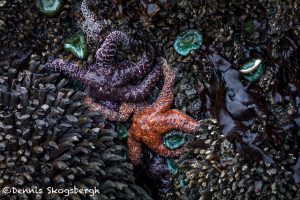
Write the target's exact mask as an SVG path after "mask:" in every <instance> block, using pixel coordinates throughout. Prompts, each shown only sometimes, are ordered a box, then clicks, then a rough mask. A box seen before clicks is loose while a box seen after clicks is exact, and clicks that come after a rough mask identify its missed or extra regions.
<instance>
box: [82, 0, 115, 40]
mask: <svg viewBox="0 0 300 200" xmlns="http://www.w3.org/2000/svg"><path fill="white" fill-rule="evenodd" d="M81 13H82V15H83V17H84V19H85V20H84V21H83V22H82V24H81V27H82V30H83V31H84V32H85V33H86V34H87V37H88V38H92V39H93V40H96V39H99V37H100V33H101V32H102V31H103V30H104V29H105V28H106V27H107V26H108V25H109V23H108V22H107V21H106V20H101V21H98V20H97V17H96V15H95V14H94V13H93V12H92V11H91V10H90V9H89V8H88V5H87V1H86V0H83V1H82V3H81Z"/></svg>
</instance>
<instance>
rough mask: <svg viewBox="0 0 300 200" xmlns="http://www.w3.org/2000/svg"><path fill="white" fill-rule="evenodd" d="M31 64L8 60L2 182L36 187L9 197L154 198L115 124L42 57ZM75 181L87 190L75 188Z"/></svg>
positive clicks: (0, 119)
mask: <svg viewBox="0 0 300 200" xmlns="http://www.w3.org/2000/svg"><path fill="white" fill-rule="evenodd" d="M29 63H30V64H29V66H28V67H27V70H22V69H21V68H14V67H13V66H1V69H2V70H1V72H0V81H1V85H0V107H1V112H0V134H1V135H0V151H1V156H0V169H1V172H0V185H1V188H5V187H10V188H13V187H15V188H17V189H21V190H24V191H26V190H27V191H29V190H32V191H36V192H19V193H13V192H11V193H5V191H4V190H3V191H2V192H1V194H0V196H1V199H20V198H21V199H62V198H66V196H68V195H69V196H68V197H67V199H86V198H92V199H151V197H150V196H148V194H147V193H146V192H145V191H144V190H143V189H142V188H140V187H139V186H137V185H136V184H135V178H134V174H133V166H132V164H130V163H129V162H127V161H126V147H125V146H123V145H121V144H117V143H116V137H117V133H116V132H115V131H114V128H113V127H110V126H109V125H106V126H105V124H104V120H103V116H102V115H100V114H99V113H98V112H94V111H91V110H90V109H89V108H88V107H87V106H86V105H84V104H83V103H82V99H83V97H84V93H82V92H76V91H74V90H73V89H66V88H65V86H66V85H67V83H68V81H67V80H66V79H61V77H60V75H59V74H48V73H46V72H45V71H44V67H43V66H42V65H41V62H40V61H39V59H38V57H37V56H34V55H33V56H32V59H31V60H30V62H29ZM75 187H76V188H78V189H81V190H83V191H87V192H81V193H75V192H74V193H71V194H69V193H68V191H67V189H74V188H75ZM48 190H51V191H52V192H48ZM70 191H71V190H70Z"/></svg>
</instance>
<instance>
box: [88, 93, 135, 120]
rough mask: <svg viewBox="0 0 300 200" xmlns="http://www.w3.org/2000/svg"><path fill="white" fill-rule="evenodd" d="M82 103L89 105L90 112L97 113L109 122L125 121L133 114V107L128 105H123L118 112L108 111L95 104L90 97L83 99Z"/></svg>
mask: <svg viewBox="0 0 300 200" xmlns="http://www.w3.org/2000/svg"><path fill="white" fill-rule="evenodd" d="M84 103H85V104H87V105H89V106H90V107H91V108H92V110H95V111H99V112H100V113H101V114H103V115H104V117H106V118H108V119H109V120H111V121H126V120H127V119H128V118H129V117H130V115H131V114H132V113H133V112H134V109H135V107H136V106H135V105H132V104H129V103H123V104H122V105H121V107H120V110H119V112H116V111H113V110H110V109H108V108H106V107H105V106H102V105H100V104H98V103H96V102H95V101H94V100H93V99H92V98H91V97H85V98H84Z"/></svg>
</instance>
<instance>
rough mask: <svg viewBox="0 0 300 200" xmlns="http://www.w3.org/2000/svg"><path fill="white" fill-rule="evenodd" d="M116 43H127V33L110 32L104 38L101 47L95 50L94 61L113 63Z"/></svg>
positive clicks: (106, 63)
mask: <svg viewBox="0 0 300 200" xmlns="http://www.w3.org/2000/svg"><path fill="white" fill-rule="evenodd" d="M118 44H124V45H128V44H129V39H128V37H127V35H126V34H125V33H123V32H121V31H113V32H111V33H110V34H109V35H108V36H107V37H106V39H105V41H104V43H103V44H102V46H101V48H100V49H98V51H97V52H96V61H97V62H99V63H102V64H103V65H107V66H111V63H113V61H114V58H115V55H116V52H117V45H118Z"/></svg>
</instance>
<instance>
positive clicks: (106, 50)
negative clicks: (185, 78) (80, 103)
mask: <svg viewBox="0 0 300 200" xmlns="http://www.w3.org/2000/svg"><path fill="white" fill-rule="evenodd" d="M119 44H123V45H128V44H129V39H128V37H127V35H126V34H124V33H122V32H120V31H114V32H112V33H110V34H109V35H108V36H107V38H106V39H105V41H104V43H103V44H102V46H101V48H100V49H98V51H97V52H96V63H94V64H92V65H90V66H88V67H87V68H86V69H84V68H81V67H79V66H78V65H76V64H75V63H72V62H66V61H64V60H62V59H55V60H54V61H53V62H51V63H47V64H46V67H47V68H49V69H54V70H58V71H60V72H62V73H64V74H65V75H67V76H69V77H71V78H73V79H76V80H78V81H80V82H82V83H83V84H84V85H85V86H86V89H87V92H88V94H89V95H90V96H92V97H93V98H95V99H96V100H103V101H113V102H118V103H124V102H130V103H132V102H139V101H143V100H145V98H146V97H147V95H148V94H149V92H150V90H151V89H152V88H153V87H154V85H155V84H156V83H157V81H158V80H159V77H160V76H161V74H162V68H161V65H156V66H155V67H154V68H153V70H152V71H151V66H152V64H153V62H154V58H155V52H154V49H153V47H152V46H151V45H149V44H148V45H146V51H145V52H144V54H143V55H142V58H140V59H139V60H138V61H137V62H136V63H134V62H132V61H129V60H125V61H121V62H116V61H115V55H116V53H117V50H118V48H117V46H118V45H119ZM149 71H151V72H150V73H149ZM146 75H147V76H146ZM145 76H146V77H145ZM144 77H145V78H144ZM142 78H144V80H142V81H141V82H140V83H139V84H138V85H133V84H131V83H130V82H131V81H132V80H140V79H142Z"/></svg>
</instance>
